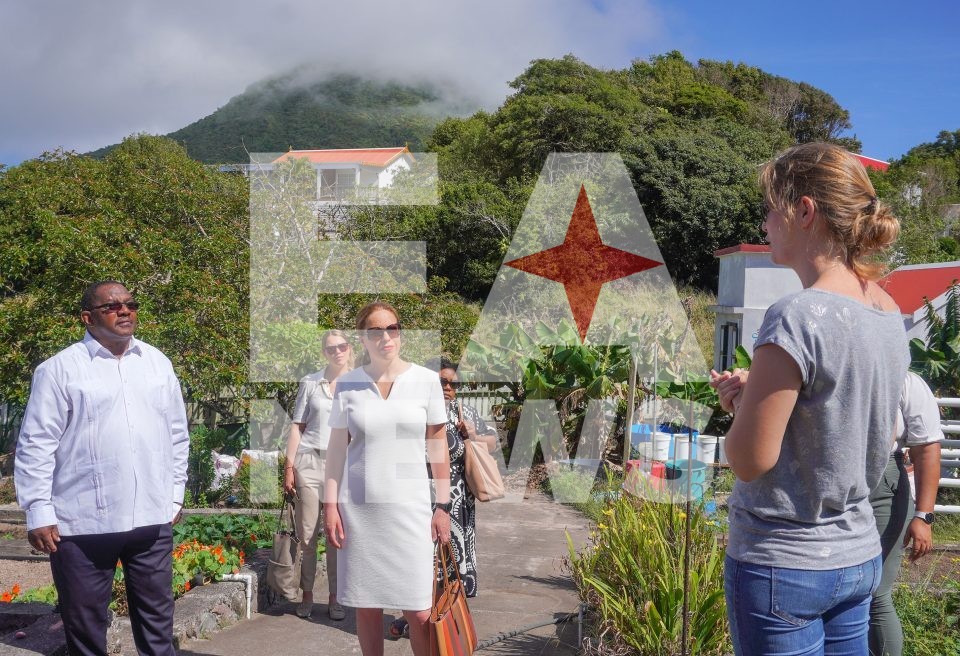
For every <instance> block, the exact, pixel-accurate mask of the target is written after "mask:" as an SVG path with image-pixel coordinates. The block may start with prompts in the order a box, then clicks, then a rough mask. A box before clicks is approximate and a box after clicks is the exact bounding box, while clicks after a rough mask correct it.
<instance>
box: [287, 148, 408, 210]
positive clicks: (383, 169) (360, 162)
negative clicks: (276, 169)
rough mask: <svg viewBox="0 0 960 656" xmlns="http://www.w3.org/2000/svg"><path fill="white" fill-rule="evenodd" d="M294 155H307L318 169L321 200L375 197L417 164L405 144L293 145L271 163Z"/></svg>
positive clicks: (293, 157)
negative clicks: (302, 147) (311, 147)
mask: <svg viewBox="0 0 960 656" xmlns="http://www.w3.org/2000/svg"><path fill="white" fill-rule="evenodd" d="M291 159H305V160H307V161H308V162H310V164H311V165H312V166H313V167H314V168H315V169H316V170H317V200H318V201H319V202H320V203H334V202H355V201H359V202H365V201H369V200H375V199H376V197H377V194H378V191H379V190H381V189H386V188H387V187H390V186H391V185H392V184H393V180H394V178H395V177H396V175H397V174H398V173H400V172H401V171H408V170H410V169H411V168H412V166H413V164H414V157H413V154H412V153H411V152H410V150H409V149H408V148H406V147H394V148H332V149H324V150H293V149H291V150H290V151H288V152H286V153H283V154H282V155H280V156H279V157H277V158H275V159H274V160H273V161H272V162H270V164H271V165H276V164H280V163H282V162H286V161H289V160H291Z"/></svg>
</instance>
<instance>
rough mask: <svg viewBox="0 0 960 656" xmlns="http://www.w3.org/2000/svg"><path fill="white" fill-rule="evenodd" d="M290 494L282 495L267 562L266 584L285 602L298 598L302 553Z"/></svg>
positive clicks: (297, 599)
mask: <svg viewBox="0 0 960 656" xmlns="http://www.w3.org/2000/svg"><path fill="white" fill-rule="evenodd" d="M294 503H295V501H294V500H293V498H292V497H290V496H287V495H284V498H283V504H282V505H281V506H280V516H279V517H278V518H277V530H276V532H275V533H274V534H273V554H272V555H271V557H270V561H269V562H268V563H267V585H268V586H269V587H270V589H271V590H272V591H273V592H274V593H275V594H276V595H277V596H279V597H283V598H285V599H287V600H288V601H299V600H300V594H301V591H300V565H301V563H302V562H303V553H302V551H301V549H300V538H299V537H297V523H296V520H295V518H294Z"/></svg>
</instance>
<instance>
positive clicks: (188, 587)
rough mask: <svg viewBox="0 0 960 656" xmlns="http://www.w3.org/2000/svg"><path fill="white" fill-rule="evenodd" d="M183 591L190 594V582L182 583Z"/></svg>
mask: <svg viewBox="0 0 960 656" xmlns="http://www.w3.org/2000/svg"><path fill="white" fill-rule="evenodd" d="M183 591H184V592H190V581H184V583H183Z"/></svg>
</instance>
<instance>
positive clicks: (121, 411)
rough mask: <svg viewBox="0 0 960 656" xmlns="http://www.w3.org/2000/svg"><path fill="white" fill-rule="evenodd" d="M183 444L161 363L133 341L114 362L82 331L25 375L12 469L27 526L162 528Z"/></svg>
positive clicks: (179, 488) (176, 500) (178, 493)
mask: <svg viewBox="0 0 960 656" xmlns="http://www.w3.org/2000/svg"><path fill="white" fill-rule="evenodd" d="M189 445H190V436H189V433H188V431H187V416H186V411H185V408H184V404H183V396H182V394H181V391H180V383H179V381H178V380H177V377H176V375H175V374H174V371H173V366H172V365H171V364H170V360H169V359H167V357H166V356H165V355H164V354H163V353H161V352H160V351H159V350H158V349H156V348H154V347H153V346H150V345H149V344H146V343H144V342H141V341H139V340H137V339H134V338H131V339H130V344H129V345H128V346H127V350H126V352H125V353H124V355H123V357H122V358H117V357H115V356H114V355H113V354H112V353H110V351H108V350H107V349H106V348H104V347H103V346H102V345H101V344H100V343H99V342H97V341H96V340H95V339H94V338H93V337H92V336H91V335H90V334H89V333H87V334H86V335H85V336H84V338H83V341H81V342H77V343H76V344H73V345H71V346H69V347H67V348H66V349H64V350H62V351H60V352H59V353H57V354H56V355H54V356H53V357H52V358H50V359H49V360H46V361H45V362H43V363H42V364H41V365H40V366H39V367H37V370H36V372H34V375H33V385H32V387H31V390H30V400H29V402H28V403H27V408H26V412H25V413H24V417H23V424H22V426H21V429H20V439H19V442H18V443H17V454H16V469H15V473H14V475H15V477H16V485H17V499H18V501H19V502H20V506H21V507H22V508H23V509H24V510H25V511H26V512H27V528H28V529H34V528H38V527H41V526H50V525H53V524H56V525H57V526H58V530H59V532H60V534H61V535H90V534H99V533H117V532H122V531H130V530H132V529H134V528H137V527H140V526H151V525H155V524H165V523H167V522H170V521H171V520H172V519H173V518H174V517H175V516H176V514H177V512H178V510H179V505H178V504H181V503H182V502H183V494H184V489H185V487H186V481H187V454H188V451H189Z"/></svg>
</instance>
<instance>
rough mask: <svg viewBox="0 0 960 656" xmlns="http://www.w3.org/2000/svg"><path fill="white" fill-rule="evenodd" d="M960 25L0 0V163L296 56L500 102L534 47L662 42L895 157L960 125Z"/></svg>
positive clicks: (580, 51) (856, 13) (189, 115)
mask: <svg viewBox="0 0 960 656" xmlns="http://www.w3.org/2000/svg"><path fill="white" fill-rule="evenodd" d="M854 6H856V7H857V8H852V7H854ZM860 7H863V8H860ZM958 24H960V3H956V2H953V0H939V1H934V0H912V1H911V2H908V3H905V2H902V1H898V2H893V1H891V0H875V1H873V2H871V3H853V2H849V1H844V0H831V1H829V2H827V1H824V0H807V1H806V2H803V3H775V2H769V1H764V2H754V1H750V2H746V1H743V2H716V0H674V1H672V2H671V1H669V0H487V1H486V2H483V3H477V2H465V1H462V0H461V1H458V0H409V1H408V2H395V1H387V0H356V1H355V2H350V3H345V2H340V3H330V2H315V1H310V0H276V1H274V2H264V1H263V0H258V1H257V2H252V1H250V0H203V2H196V1H195V0H191V1H189V2H187V1H186V0H165V1H163V2H159V1H147V0H98V1H97V2H90V3H80V2H76V1H75V0H0V61H4V62H6V64H5V65H4V67H3V70H2V71H0V163H4V164H7V165H14V164H17V163H19V162H21V161H22V160H24V159H28V158H32V157H36V156H37V155H39V154H40V153H42V152H43V151H48V150H53V149H56V148H64V149H67V150H76V151H79V152H86V151H89V150H93V149H96V148H99V147H101V146H105V145H108V144H111V143H116V142H118V141H120V140H121V139H122V138H123V137H125V136H127V135H130V134H133V133H138V132H148V133H153V134H163V133H167V132H171V131H173V130H176V129H178V128H181V127H183V126H185V125H187V124H189V123H192V122H193V121H195V120H197V119H199V118H202V117H203V116H206V115H208V114H210V113H212V112H213V111H215V110H216V109H217V108H218V107H221V106H223V105H224V104H226V102H227V101H228V100H229V99H230V98H231V97H233V96H235V95H238V94H240V93H241V92H243V90H244V89H245V88H246V87H247V85H249V84H251V83H254V82H256V81H258V80H260V79H263V78H265V77H268V76H270V75H274V74H278V73H283V72H286V71H289V70H290V69H292V68H293V67H295V66H298V65H301V64H311V65H312V66H313V67H316V68H320V69H327V68H328V69H329V70H330V71H331V72H352V73H357V74H360V75H367V76H372V77H376V78H388V79H391V78H392V79H397V80H400V81H403V80H414V79H416V80H424V79H426V80H434V81H436V82H438V83H441V84H443V83H449V82H450V81H451V80H453V81H456V83H458V84H460V85H461V86H462V87H463V89H464V90H465V91H466V92H468V93H469V94H471V95H473V96H475V97H476V98H477V99H478V102H479V103H481V104H482V105H483V106H485V107H487V108H495V107H497V106H498V105H499V104H500V103H501V102H502V101H503V99H504V98H505V97H506V95H507V94H508V93H509V87H508V82H509V81H510V80H511V79H513V78H515V77H516V76H517V75H519V74H520V73H521V72H522V71H523V70H524V68H525V67H526V66H527V65H528V63H529V62H530V61H531V60H533V59H537V58H543V57H560V56H562V55H564V54H567V53H572V54H574V55H576V56H577V57H579V58H580V59H582V60H584V61H585V62H587V63H589V64H591V65H594V66H597V67H600V68H607V69H615V68H625V67H627V66H629V64H630V62H631V61H632V60H634V59H637V58H639V59H647V58H648V57H650V56H652V55H656V54H662V53H664V52H668V51H670V50H679V51H680V52H682V53H683V54H684V56H686V58H687V59H688V60H690V61H696V60H698V59H701V58H704V59H714V60H721V61H727V60H729V61H733V62H744V63H747V64H750V65H753V66H758V67H760V68H762V69H763V70H765V71H767V72H769V73H772V74H775V75H781V76H784V77H787V78H790V79H793V80H797V81H803V82H808V83H810V84H812V85H814V86H816V87H819V88H821V89H823V90H824V91H827V92H828V93H830V94H831V95H832V96H833V97H834V98H835V99H836V100H837V101H838V102H839V103H840V105H841V106H843V107H844V108H846V109H848V110H849V111H850V114H851V122H852V124H853V131H852V133H853V134H855V135H856V136H857V137H858V138H859V139H860V140H861V141H862V142H863V153H864V154H865V155H869V156H871V157H877V158H880V159H893V158H897V157H900V156H901V155H903V154H904V153H905V152H906V151H907V150H909V149H910V148H911V147H913V146H915V145H917V144H919V143H923V142H929V141H933V140H935V139H936V136H937V134H938V133H939V132H940V131H941V130H950V131H954V130H958V129H960V47H958V46H957V45H956V42H957V37H956V34H955V32H956V26H957V25H958Z"/></svg>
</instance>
